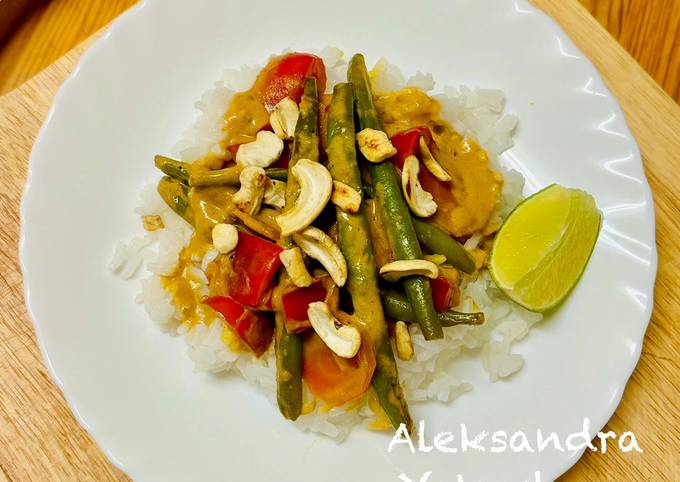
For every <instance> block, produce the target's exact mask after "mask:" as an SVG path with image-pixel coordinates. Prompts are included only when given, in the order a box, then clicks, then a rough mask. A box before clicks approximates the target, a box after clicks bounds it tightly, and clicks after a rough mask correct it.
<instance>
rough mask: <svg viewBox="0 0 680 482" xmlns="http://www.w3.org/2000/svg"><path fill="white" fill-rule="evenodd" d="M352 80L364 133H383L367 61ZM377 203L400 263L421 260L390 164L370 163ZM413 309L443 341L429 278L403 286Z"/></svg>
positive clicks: (356, 66) (355, 63)
mask: <svg viewBox="0 0 680 482" xmlns="http://www.w3.org/2000/svg"><path fill="white" fill-rule="evenodd" d="M348 77H349V80H350V82H351V83H352V85H353V87H354V94H355V98H356V106H357V115H358V118H359V125H360V127H361V129H365V128H370V129H376V130H382V124H381V122H380V119H379V118H378V114H377V112H376V110H375V106H374V105H373V94H372V93H371V85H370V81H369V78H368V72H367V71H366V64H365V62H364V57H363V55H361V54H357V55H355V56H354V57H352V60H351V61H350V65H349V71H348ZM368 169H369V172H370V174H371V183H372V184H373V195H374V199H375V200H376V202H377V203H378V205H379V206H380V208H381V214H382V217H383V221H384V222H383V224H384V225H385V228H386V230H387V235H388V238H389V241H390V245H391V247H392V251H393V254H394V256H395V258H396V259H419V258H422V251H421V249H420V244H418V239H417V237H416V232H415V229H414V228H413V223H412V221H411V213H410V212H409V208H408V206H407V205H406V201H405V200H404V198H403V196H402V190H401V185H400V182H399V179H398V178H397V174H396V172H395V168H394V166H393V165H392V164H391V163H389V162H381V163H377V164H374V163H369V165H368ZM403 284H404V289H405V291H406V294H407V296H408V298H409V300H410V302H411V305H412V306H413V309H414V312H415V315H416V319H417V320H418V323H419V324H420V326H421V329H422V331H423V335H424V336H425V338H426V339H427V340H431V339H436V338H442V337H443V336H444V333H443V331H442V327H441V323H440V322H439V318H437V312H436V310H435V308H434V303H433V302H432V290H431V289H430V284H429V283H428V280H427V278H425V277H423V276H412V277H409V278H406V279H405V280H404V282H403Z"/></svg>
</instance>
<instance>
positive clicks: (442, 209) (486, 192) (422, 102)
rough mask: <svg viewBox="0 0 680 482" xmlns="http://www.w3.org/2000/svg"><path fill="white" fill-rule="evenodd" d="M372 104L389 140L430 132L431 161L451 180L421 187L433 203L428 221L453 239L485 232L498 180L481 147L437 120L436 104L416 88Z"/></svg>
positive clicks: (496, 196)
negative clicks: (410, 132) (420, 130)
mask: <svg viewBox="0 0 680 482" xmlns="http://www.w3.org/2000/svg"><path fill="white" fill-rule="evenodd" d="M375 105H376V108H377V110H378V113H379V114H380V117H381V119H382V121H383V124H384V128H385V132H387V135H388V136H390V137H392V136H393V135H394V134H397V133H398V132H402V131H405V130H408V129H410V128H412V127H419V126H427V127H429V128H430V131H431V132H432V136H433V138H434V141H435V144H436V146H437V148H438V152H437V153H436V157H437V160H438V161H439V163H440V164H441V165H442V167H443V168H444V169H445V170H446V171H447V172H448V173H449V174H450V175H451V177H452V180H451V181H450V182H449V183H437V184H433V185H429V184H428V185H424V186H423V187H424V188H425V189H427V190H430V191H431V192H432V194H433V195H434V198H435V201H437V204H438V205H439V209H437V212H436V213H435V215H434V216H433V217H432V218H430V219H432V221H434V222H435V223H436V224H437V225H438V226H439V227H440V228H441V229H443V230H445V231H447V232H449V233H450V234H451V235H453V236H456V237H464V236H468V235H470V234H473V233H476V232H480V231H485V230H486V231H488V229H487V225H488V224H489V220H490V219H491V215H492V214H493V212H494V210H495V209H496V207H497V206H498V203H499V199H500V192H501V188H502V187H503V178H502V177H501V175H500V174H499V173H497V172H495V171H493V170H491V169H490V168H489V159H488V156H487V153H486V152H485V151H484V149H482V148H481V147H479V145H477V144H476V143H475V142H474V141H472V140H470V139H466V138H464V137H463V136H461V135H460V134H459V133H457V132H456V131H455V130H454V129H453V128H452V127H451V125H449V124H448V123H447V122H446V121H443V120H442V119H441V117H440V114H441V106H440V104H439V102H438V101H437V100H436V99H433V98H431V97H430V96H428V95H427V94H425V93H424V92H422V91H421V90H419V89H416V88H414V87H408V88H406V89H403V90H400V91H397V92H392V93H387V94H379V95H377V96H376V97H375ZM421 169H424V167H421ZM428 188H429V189H428ZM491 230H493V228H492V229H491Z"/></svg>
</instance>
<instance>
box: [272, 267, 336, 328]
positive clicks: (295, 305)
mask: <svg viewBox="0 0 680 482" xmlns="http://www.w3.org/2000/svg"><path fill="white" fill-rule="evenodd" d="M327 293H328V292H327V290H326V287H325V286H324V282H323V281H322V280H318V281H315V282H314V283H312V284H311V285H310V286H306V287H303V288H296V289H294V290H293V291H289V292H288V293H286V294H284V295H283V296H282V297H281V305H282V307H283V316H284V317H285V319H286V328H287V330H288V332H289V333H298V332H300V331H303V330H304V329H306V328H309V327H310V326H311V325H310V323H309V317H308V316H307V308H309V304H310V303H314V302H315V301H324V300H325V299H326V295H327Z"/></svg>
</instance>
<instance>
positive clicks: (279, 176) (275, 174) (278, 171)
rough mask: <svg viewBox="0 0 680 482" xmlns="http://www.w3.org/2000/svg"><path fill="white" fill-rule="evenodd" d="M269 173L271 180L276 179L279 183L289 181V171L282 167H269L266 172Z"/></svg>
mask: <svg viewBox="0 0 680 482" xmlns="http://www.w3.org/2000/svg"><path fill="white" fill-rule="evenodd" d="M264 172H266V173H267V177H268V178H269V179H276V180H277V181H286V180H288V170H287V169H282V168H280V167H268V168H267V169H265V170H264Z"/></svg>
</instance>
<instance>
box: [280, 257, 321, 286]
mask: <svg viewBox="0 0 680 482" xmlns="http://www.w3.org/2000/svg"><path fill="white" fill-rule="evenodd" d="M279 259H280V260H281V263H283V266H284V267H285V268H286V272H287V273H288V276H290V279H291V280H292V281H293V283H294V284H295V286H297V287H298V288H304V287H305V286H309V285H311V284H312V281H313V280H312V275H310V274H309V271H307V267H306V266H305V260H304V259H303V258H302V251H300V248H298V247H295V248H290V249H286V250H283V251H281V253H279Z"/></svg>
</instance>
